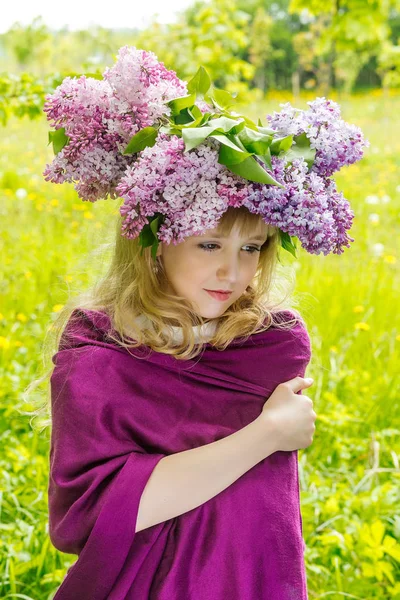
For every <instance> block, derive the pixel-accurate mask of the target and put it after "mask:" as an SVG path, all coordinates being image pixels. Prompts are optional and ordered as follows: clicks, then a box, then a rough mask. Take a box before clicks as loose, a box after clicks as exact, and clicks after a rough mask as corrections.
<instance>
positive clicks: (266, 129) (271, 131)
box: [257, 119, 276, 135]
mask: <svg viewBox="0 0 400 600" xmlns="http://www.w3.org/2000/svg"><path fill="white" fill-rule="evenodd" d="M258 121H259V122H260V119H258ZM257 131H259V132H260V133H265V134H266V135H274V133H276V131H275V129H270V128H269V127H260V126H259V127H257Z"/></svg>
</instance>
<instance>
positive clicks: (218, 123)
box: [209, 117, 245, 133]
mask: <svg viewBox="0 0 400 600" xmlns="http://www.w3.org/2000/svg"><path fill="white" fill-rule="evenodd" d="M209 125H210V127H211V126H212V127H214V129H217V128H218V129H220V130H221V131H223V132H225V133H228V132H233V133H238V132H239V131H241V130H242V129H243V127H244V126H245V122H244V120H243V119H242V118H240V119H231V118H230V117H217V118H216V119H210V120H209ZM237 128H239V129H237Z"/></svg>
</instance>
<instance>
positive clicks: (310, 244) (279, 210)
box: [243, 156, 354, 255]
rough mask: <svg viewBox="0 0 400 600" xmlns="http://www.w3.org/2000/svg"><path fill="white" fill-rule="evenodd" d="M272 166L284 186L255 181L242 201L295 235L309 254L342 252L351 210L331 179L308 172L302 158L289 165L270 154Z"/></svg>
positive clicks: (273, 224) (350, 223) (347, 237)
mask: <svg viewBox="0 0 400 600" xmlns="http://www.w3.org/2000/svg"><path fill="white" fill-rule="evenodd" d="M272 167H273V168H272V171H271V174H272V175H273V177H275V179H276V180H277V181H279V182H280V183H282V184H284V185H285V188H278V187H277V186H270V185H260V184H255V188H256V189H255V190H254V191H253V192H252V193H251V194H250V195H249V197H248V198H247V199H246V200H244V201H243V205H244V206H246V207H247V208H248V209H249V211H250V212H252V213H256V214H259V215H261V216H262V218H263V220H264V222H265V223H268V224H270V225H272V226H275V227H279V229H281V231H283V232H286V233H288V234H289V235H291V236H296V237H297V238H298V239H299V241H300V243H301V245H302V247H303V248H304V249H305V250H307V252H309V253H310V254H320V253H321V252H322V253H323V254H325V255H326V254H329V253H330V252H333V253H334V254H342V253H343V251H344V250H343V246H347V247H349V246H350V242H354V239H353V238H351V237H350V236H348V235H347V233H346V232H347V230H348V229H350V228H351V225H352V221H353V217H354V213H353V211H352V210H351V209H350V205H349V203H348V201H347V200H346V199H345V198H344V197H343V194H342V193H339V192H338V191H337V189H336V185H335V182H334V181H333V180H331V179H329V178H327V177H321V176H320V175H318V174H317V173H315V172H313V171H311V172H309V171H308V166H307V163H306V161H305V160H304V159H295V160H293V162H292V164H291V165H289V164H285V160H284V158H279V157H277V156H273V157H272Z"/></svg>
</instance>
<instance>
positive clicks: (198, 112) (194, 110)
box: [187, 104, 203, 120]
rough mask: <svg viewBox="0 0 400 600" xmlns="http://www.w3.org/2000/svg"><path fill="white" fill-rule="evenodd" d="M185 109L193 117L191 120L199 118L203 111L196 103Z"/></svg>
mask: <svg viewBox="0 0 400 600" xmlns="http://www.w3.org/2000/svg"><path fill="white" fill-rule="evenodd" d="M187 111H188V113H189V114H190V116H191V117H192V118H193V120H196V119H201V118H202V117H203V113H202V112H201V110H200V109H199V107H198V106H196V104H194V105H193V106H192V107H191V108H188V109H187Z"/></svg>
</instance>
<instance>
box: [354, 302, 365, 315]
mask: <svg viewBox="0 0 400 600" xmlns="http://www.w3.org/2000/svg"><path fill="white" fill-rule="evenodd" d="M353 312H354V313H362V312H364V307H363V306H362V305H361V304H358V305H357V306H354V308H353Z"/></svg>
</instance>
